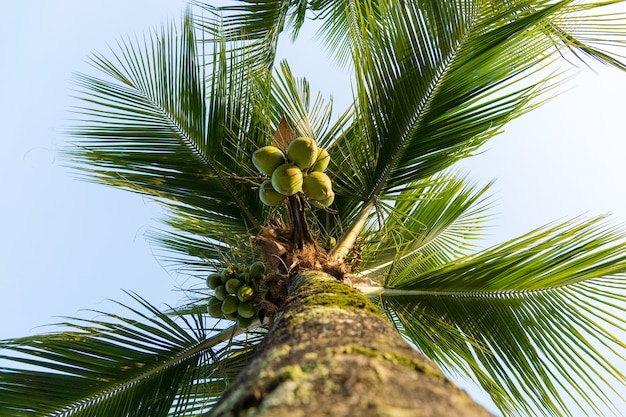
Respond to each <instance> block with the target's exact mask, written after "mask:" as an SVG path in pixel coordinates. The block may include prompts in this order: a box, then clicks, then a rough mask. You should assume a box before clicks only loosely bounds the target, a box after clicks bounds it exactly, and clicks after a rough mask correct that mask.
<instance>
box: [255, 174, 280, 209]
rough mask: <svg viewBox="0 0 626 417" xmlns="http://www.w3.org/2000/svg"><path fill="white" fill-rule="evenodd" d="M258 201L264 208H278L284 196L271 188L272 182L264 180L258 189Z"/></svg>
mask: <svg viewBox="0 0 626 417" xmlns="http://www.w3.org/2000/svg"><path fill="white" fill-rule="evenodd" d="M259 199H260V200H261V202H262V203H263V204H265V205H266V206H280V205H281V204H282V202H283V201H284V200H285V196H284V195H282V194H281V193H279V192H277V191H276V190H275V189H274V187H272V181H270V180H265V181H263V183H262V184H261V186H260V187H259Z"/></svg>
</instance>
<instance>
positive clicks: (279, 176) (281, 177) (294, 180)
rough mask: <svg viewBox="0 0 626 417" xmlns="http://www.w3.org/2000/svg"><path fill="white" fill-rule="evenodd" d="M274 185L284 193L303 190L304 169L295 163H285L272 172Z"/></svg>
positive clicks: (290, 193)
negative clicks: (301, 169)
mask: <svg viewBox="0 0 626 417" xmlns="http://www.w3.org/2000/svg"><path fill="white" fill-rule="evenodd" d="M272 187H273V188H274V190H276V191H278V192H279V193H281V194H282V195H294V194H296V193H299V192H300V191H302V171H300V168H298V166H297V165H295V164H283V165H281V166H279V167H278V168H276V169H275V170H274V172H273V173H272Z"/></svg>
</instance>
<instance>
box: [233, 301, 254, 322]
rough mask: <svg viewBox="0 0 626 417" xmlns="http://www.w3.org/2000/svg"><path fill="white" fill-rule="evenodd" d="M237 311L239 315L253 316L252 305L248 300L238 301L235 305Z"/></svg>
mask: <svg viewBox="0 0 626 417" xmlns="http://www.w3.org/2000/svg"><path fill="white" fill-rule="evenodd" d="M237 312H238V313H239V317H244V318H247V319H249V318H251V317H254V313H255V311H254V306H253V305H252V303H251V302H250V301H246V302H245V303H239V306H238V307H237Z"/></svg>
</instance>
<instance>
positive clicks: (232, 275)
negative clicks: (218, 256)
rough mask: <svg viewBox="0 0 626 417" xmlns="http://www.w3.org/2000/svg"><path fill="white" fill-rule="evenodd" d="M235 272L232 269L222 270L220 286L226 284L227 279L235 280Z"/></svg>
mask: <svg viewBox="0 0 626 417" xmlns="http://www.w3.org/2000/svg"><path fill="white" fill-rule="evenodd" d="M237 275H238V273H237V270H236V269H234V268H226V269H224V270H222V284H226V282H228V280H229V279H231V278H237Z"/></svg>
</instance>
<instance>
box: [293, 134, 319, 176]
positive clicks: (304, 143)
mask: <svg viewBox="0 0 626 417" xmlns="http://www.w3.org/2000/svg"><path fill="white" fill-rule="evenodd" d="M287 158H288V159H289V161H291V162H293V163H294V164H296V165H298V167H300V169H307V168H309V167H310V166H311V165H313V163H315V161H316V160H317V145H316V144H315V140H313V138H307V137H299V138H296V139H294V140H292V141H291V143H290V144H289V146H288V147H287Z"/></svg>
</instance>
